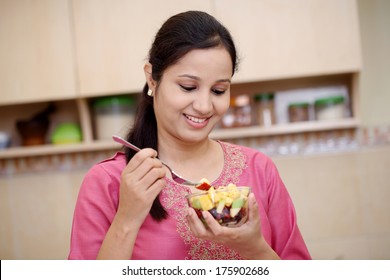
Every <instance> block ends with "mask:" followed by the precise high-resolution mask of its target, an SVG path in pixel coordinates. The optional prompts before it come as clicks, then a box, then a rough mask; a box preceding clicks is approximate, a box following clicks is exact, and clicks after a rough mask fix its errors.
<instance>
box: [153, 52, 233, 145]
mask: <svg viewBox="0 0 390 280" xmlns="http://www.w3.org/2000/svg"><path fill="white" fill-rule="evenodd" d="M231 77H232V62H231V58H230V55H229V53H228V52H227V51H226V50H225V49H224V48H222V47H217V48H211V49H205V50H193V51H191V52H189V53H187V54H186V55H185V56H184V57H182V58H181V59H180V60H179V61H178V62H177V63H176V64H174V65H172V66H170V67H168V68H167V69H166V70H165V72H164V74H163V76H162V79H161V81H160V84H159V86H158V88H157V92H155V95H154V110H155V114H156V119H157V126H158V131H159V137H160V136H166V135H171V136H173V137H174V138H178V139H180V140H183V141H186V142H196V141H199V140H203V139H205V138H206V137H207V136H208V134H209V133H210V132H211V130H212V128H213V127H214V126H215V124H216V123H217V122H218V121H219V120H220V119H221V117H222V115H223V114H224V113H225V112H226V110H227V109H228V107H229V104H230V83H231Z"/></svg>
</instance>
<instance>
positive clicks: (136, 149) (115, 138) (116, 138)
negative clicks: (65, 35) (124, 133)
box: [112, 135, 141, 152]
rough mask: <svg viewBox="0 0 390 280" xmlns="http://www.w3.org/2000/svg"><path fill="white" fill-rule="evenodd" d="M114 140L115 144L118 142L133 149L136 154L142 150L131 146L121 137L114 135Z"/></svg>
mask: <svg viewBox="0 0 390 280" xmlns="http://www.w3.org/2000/svg"><path fill="white" fill-rule="evenodd" d="M112 139H114V141H115V142H118V143H120V144H122V145H124V146H127V147H129V148H131V149H133V150H134V151H136V152H139V151H140V150H141V149H140V148H138V147H137V146H135V145H133V144H131V143H130V142H127V141H126V140H125V139H123V138H122V137H119V136H116V135H113V136H112Z"/></svg>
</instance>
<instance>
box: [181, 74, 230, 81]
mask: <svg viewBox="0 0 390 280" xmlns="http://www.w3.org/2000/svg"><path fill="white" fill-rule="evenodd" d="M179 77H181V78H183V77H184V78H190V79H193V80H196V81H199V80H200V78H199V77H197V76H194V75H189V74H183V75H179ZM216 82H217V83H226V82H227V83H231V82H232V81H231V79H220V80H217V81H216Z"/></svg>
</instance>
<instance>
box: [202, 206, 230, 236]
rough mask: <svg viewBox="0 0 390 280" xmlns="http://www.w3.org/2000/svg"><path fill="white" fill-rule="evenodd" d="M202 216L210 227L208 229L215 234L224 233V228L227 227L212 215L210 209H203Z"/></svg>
mask: <svg viewBox="0 0 390 280" xmlns="http://www.w3.org/2000/svg"><path fill="white" fill-rule="evenodd" d="M202 216H203V218H204V220H205V223H206V225H207V227H208V229H209V230H210V231H211V232H212V233H213V234H214V235H215V236H219V235H221V234H222V232H223V230H224V229H225V228H224V227H222V226H221V225H220V224H219V223H218V222H217V221H216V220H215V219H214V217H213V215H211V213H210V212H209V211H202Z"/></svg>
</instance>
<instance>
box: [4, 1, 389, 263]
mask: <svg viewBox="0 0 390 280" xmlns="http://www.w3.org/2000/svg"><path fill="white" fill-rule="evenodd" d="M186 10H203V11H206V12H209V13H210V14H212V15H214V16H215V17H217V18H218V19H219V20H221V22H223V23H224V24H225V25H226V26H227V27H228V29H229V30H230V31H231V33H232V35H233V37H234V39H235V41H236V44H237V47H238V51H239V55H240V58H241V63H240V66H239V67H240V69H239V71H238V73H237V75H235V77H234V80H233V81H234V83H233V85H232V99H231V108H230V110H229V112H227V113H226V115H225V116H224V118H223V119H222V121H221V123H220V124H219V125H218V126H217V127H216V128H215V130H214V131H213V133H212V137H213V138H216V139H221V140H223V141H229V142H232V143H238V144H242V145H247V146H251V147H253V148H256V149H259V150H260V151H262V152H264V153H266V154H267V155H269V156H270V157H271V158H272V159H273V160H274V161H275V163H276V165H277V166H278V168H279V171H280V174H281V176H282V178H283V180H284V182H285V184H286V186H287V188H288V190H289V192H290V194H291V196H292V198H293V200H294V203H295V206H296V211H297V215H298V224H299V226H300V228H301V231H302V234H303V236H304V238H305V240H306V242H307V245H308V248H309V250H310V252H311V254H312V257H313V258H314V259H390V250H389V249H390V204H389V203H388V201H389V200H390V173H389V172H388V171H389V169H390V110H389V109H388V107H389V106H388V104H390V79H389V77H390V54H389V50H390V33H389V31H388V29H389V26H390V1H387V0H356V1H355V0H293V1H282V0H247V1H234V0H202V1H198V0H187V1H182V0H165V1H158V0H155V1H153V0H143V1H126V0H113V1H112V0H110V1H109V0H99V1H92V0H83V1H77V0H16V1H15V0H0V61H1V64H0V224H1V227H0V259H66V258H67V255H68V250H69V242H70V230H71V224H72V216H73V209H74V206H75V201H76V198H77V194H78V190H79V187H80V184H81V181H82V179H83V176H84V175H85V173H86V171H87V170H88V169H89V168H90V167H91V166H92V165H93V164H94V163H96V162H97V161H99V160H101V159H104V158H106V157H109V156H111V155H112V154H113V153H114V152H115V151H116V150H118V149H120V146H118V145H117V144H115V143H113V142H112V141H111V140H110V136H111V135H112V134H114V133H115V134H119V135H124V134H126V132H127V131H128V129H129V128H130V127H131V125H132V122H133V117H134V112H135V108H136V106H137V105H136V104H137V97H138V96H139V94H140V92H141V89H142V87H143V85H144V82H145V81H144V77H143V70H142V69H143V68H142V67H143V64H144V62H145V60H146V58H147V52H148V50H149V46H150V43H151V42H152V40H153V37H154V35H155V33H156V31H157V30H158V28H159V27H160V25H161V24H162V23H163V22H164V21H165V20H166V19H167V18H168V17H169V16H171V15H173V14H175V13H177V12H182V11H186Z"/></svg>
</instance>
